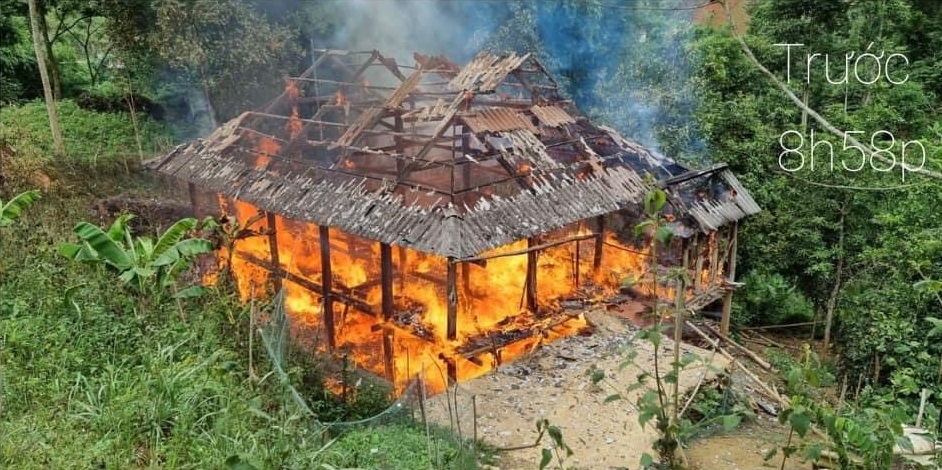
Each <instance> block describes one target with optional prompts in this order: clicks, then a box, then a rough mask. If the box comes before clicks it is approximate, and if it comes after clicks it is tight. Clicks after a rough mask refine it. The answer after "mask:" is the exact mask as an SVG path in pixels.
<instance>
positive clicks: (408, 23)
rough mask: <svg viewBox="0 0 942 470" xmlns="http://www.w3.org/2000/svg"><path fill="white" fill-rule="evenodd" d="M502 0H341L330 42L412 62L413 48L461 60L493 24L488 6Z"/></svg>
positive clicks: (471, 53) (481, 41)
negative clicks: (338, 17) (333, 33)
mask: <svg viewBox="0 0 942 470" xmlns="http://www.w3.org/2000/svg"><path fill="white" fill-rule="evenodd" d="M503 3H505V2H491V1H441V0H344V1H339V2H338V3H337V7H338V8H339V9H340V19H341V23H340V25H339V26H338V28H337V31H336V34H335V35H334V41H335V42H336V45H335V46H334V47H338V48H343V49H348V50H371V49H378V50H379V51H380V52H382V53H383V54H385V55H387V56H392V57H395V58H396V59H397V60H400V61H405V62H406V63H412V61H413V59H412V54H413V53H414V52H421V53H423V54H434V55H438V54H444V55H445V56H447V57H449V58H450V59H452V60H454V61H456V62H458V63H464V62H466V61H467V60H469V59H470V58H472V57H473V56H474V54H476V53H477V52H478V51H479V50H480V49H481V48H482V47H483V46H484V43H485V41H486V39H487V37H488V35H489V34H490V32H491V31H492V29H493V27H494V26H495V23H494V17H493V16H492V15H490V13H491V12H493V11H495V10H496V9H499V8H501V6H502V5H501V4H503Z"/></svg>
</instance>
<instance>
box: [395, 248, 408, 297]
mask: <svg viewBox="0 0 942 470" xmlns="http://www.w3.org/2000/svg"><path fill="white" fill-rule="evenodd" d="M396 252H397V253H398V255H399V278H398V279H399V290H400V291H403V290H405V288H406V271H407V269H406V263H407V262H408V257H407V254H406V249H405V248H403V247H401V246H398V247H396Z"/></svg>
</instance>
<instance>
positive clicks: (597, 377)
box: [590, 369, 605, 384]
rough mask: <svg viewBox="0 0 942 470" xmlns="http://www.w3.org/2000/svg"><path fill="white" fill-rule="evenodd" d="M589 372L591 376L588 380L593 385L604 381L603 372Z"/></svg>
mask: <svg viewBox="0 0 942 470" xmlns="http://www.w3.org/2000/svg"><path fill="white" fill-rule="evenodd" d="M591 372H592V375H591V377H590V380H591V381H592V383H593V384H597V383H599V382H601V381H602V380H604V379H605V372H604V371H601V370H599V369H595V370H593V371H591Z"/></svg>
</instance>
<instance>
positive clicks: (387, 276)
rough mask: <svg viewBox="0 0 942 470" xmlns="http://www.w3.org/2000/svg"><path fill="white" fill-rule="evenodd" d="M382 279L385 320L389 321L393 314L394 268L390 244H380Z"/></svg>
mask: <svg viewBox="0 0 942 470" xmlns="http://www.w3.org/2000/svg"><path fill="white" fill-rule="evenodd" d="M379 258H380V278H381V280H382V289H381V290H382V295H383V320H389V318H390V317H392V314H393V267H392V247H390V246H389V244H388V243H380V244H379Z"/></svg>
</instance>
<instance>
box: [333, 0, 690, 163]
mask: <svg viewBox="0 0 942 470" xmlns="http://www.w3.org/2000/svg"><path fill="white" fill-rule="evenodd" d="M649 3H651V2H641V1H639V2H611V1H607V0H598V1H596V0H568V1H531V2H527V1H481V0H477V1H472V0H345V1H339V2H337V3H336V5H337V8H338V9H339V11H340V14H339V15H338V19H339V24H338V25H337V28H336V30H335V34H334V35H333V37H332V38H331V40H332V42H333V44H331V45H330V46H329V47H335V48H342V49H351V50H371V49H378V50H380V51H381V52H383V53H384V54H386V55H390V56H393V57H395V58H396V59H397V60H400V61H403V63H412V62H413V59H412V53H413V52H421V53H423V54H444V55H446V56H448V57H449V58H451V59H452V60H454V61H455V62H458V63H459V64H463V63H466V62H467V61H468V60H469V59H470V58H472V57H473V56H474V55H475V54H476V53H477V52H478V51H479V50H481V49H484V48H488V49H492V50H496V51H498V52H505V51H513V52H517V53H527V52H529V53H533V54H535V55H536V57H537V58H538V59H539V60H540V61H541V62H542V63H543V64H544V65H545V66H546V67H547V68H548V69H549V70H550V72H551V73H552V74H553V75H554V77H555V78H556V79H557V80H558V81H559V82H560V84H561V85H562V86H563V89H564V93H565V94H566V95H568V96H569V97H571V98H572V99H573V100H574V101H575V103H576V105H577V106H578V107H579V108H580V109H582V110H583V111H584V112H587V113H588V114H589V115H590V116H591V117H593V118H595V119H598V120H600V121H602V122H605V123H606V124H608V125H611V126H612V127H615V128H616V129H618V130H620V131H622V132H623V133H624V134H625V135H626V136H629V137H631V138H633V139H635V140H637V141H639V142H641V143H642V144H644V145H646V146H648V147H650V148H652V149H654V150H660V151H663V152H665V153H667V154H670V155H672V156H676V155H684V154H685V155H686V157H687V158H690V157H691V156H694V155H698V154H701V153H702V150H703V148H702V140H701V139H700V138H699V137H698V136H697V132H696V131H695V129H694V125H693V122H694V120H693V117H692V116H693V111H694V108H695V106H696V99H695V94H694V93H693V92H692V86H691V85H690V83H689V82H690V80H689V76H688V73H687V71H688V70H689V67H690V65H691V62H692V59H691V57H690V55H689V50H688V48H687V47H686V45H687V41H688V39H689V35H690V34H689V33H690V31H692V23H691V19H690V17H689V12H671V11H664V10H661V9H658V8H647V9H645V8H635V7H638V6H640V7H643V6H645V5H648V4H649ZM654 4H656V5H655V6H658V5H662V4H660V3H658V2H654ZM629 6H630V7H629ZM675 6H676V5H675Z"/></svg>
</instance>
